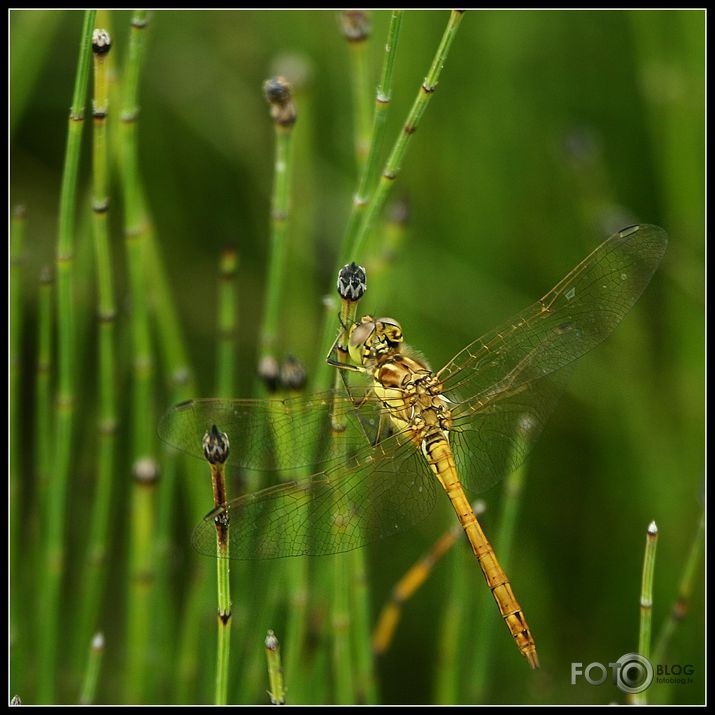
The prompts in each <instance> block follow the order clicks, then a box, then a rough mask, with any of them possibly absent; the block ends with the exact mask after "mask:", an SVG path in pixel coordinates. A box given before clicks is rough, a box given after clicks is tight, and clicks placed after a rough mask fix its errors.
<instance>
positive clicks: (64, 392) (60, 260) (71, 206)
mask: <svg viewBox="0 0 715 715" xmlns="http://www.w3.org/2000/svg"><path fill="white" fill-rule="evenodd" d="M95 14H96V11H95V10H86V11H85V12H84V19H83V24H82V35H81V39H80V49H79V60H78V63H77V74H76V76H75V86H74V93H73V98H72V107H71V109H70V116H69V126H68V130H67V148H66V151H65V162H64V167H63V170H62V186H61V189H60V210H59V220H58V225H59V226H58V234H57V250H56V280H57V334H58V343H57V346H58V351H57V366H58V388H57V399H56V422H55V444H54V460H53V474H52V479H51V480H50V483H49V493H48V499H47V506H48V509H47V521H46V522H45V529H44V536H45V544H46V550H45V567H44V571H43V586H42V588H41V589H40V591H41V593H42V596H43V603H44V607H43V608H42V610H41V613H40V615H39V618H40V619H41V622H42V627H41V629H40V640H39V642H38V649H37V652H38V653H39V664H38V673H39V687H38V702H40V703H51V702H54V700H55V675H56V673H55V670H56V662H57V647H58V641H59V609H60V587H61V582H62V575H63V572H64V558H65V543H64V530H65V509H66V502H67V490H68V485H69V475H70V471H71V462H72V438H73V428H74V414H75V409H74V400H75V379H76V372H75V367H76V365H75V340H76V336H75V305H74V272H73V255H74V244H75V209H76V206H77V173H78V168H79V156H80V146H81V138H82V128H83V125H84V108H85V100H86V96H87V82H88V79H89V65H90V60H91V50H90V47H91V42H92V30H93V28H94V17H95Z"/></svg>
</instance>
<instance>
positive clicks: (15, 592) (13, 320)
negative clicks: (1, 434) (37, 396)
mask: <svg viewBox="0 0 715 715" xmlns="http://www.w3.org/2000/svg"><path fill="white" fill-rule="evenodd" d="M24 236H25V207H24V206H15V208H14V209H13V211H12V217H11V219H10V415H9V418H10V581H11V583H12V584H13V589H12V599H11V604H10V643H11V645H13V644H14V643H15V642H16V639H17V638H18V635H19V622H18V603H19V602H20V589H18V585H19V575H20V572H19V570H18V565H19V555H20V539H21V529H20V527H21V524H20V504H21V503H22V499H21V495H22V487H21V474H22V469H23V468H25V469H27V468H29V464H25V463H22V464H21V455H22V448H21V439H20V429H19V425H20V405H21V400H20V391H21V376H22V345H21V341H22V331H23V319H24V318H23V308H22V302H23V294H22V287H23V272H24V270H23V263H24V260H23V243H24Z"/></svg>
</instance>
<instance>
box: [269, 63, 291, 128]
mask: <svg viewBox="0 0 715 715" xmlns="http://www.w3.org/2000/svg"><path fill="white" fill-rule="evenodd" d="M263 96H264V97H265V98H266V101H267V102H268V104H270V105H271V119H273V122H274V124H276V125H277V126H279V127H284V128H288V127H292V126H293V124H295V120H296V119H297V116H298V114H297V112H296V109H295V104H293V88H292V87H291V85H290V83H289V82H288V80H287V79H286V78H285V77H281V76H280V75H278V76H276V77H271V79H267V80H266V81H265V82H264V83H263Z"/></svg>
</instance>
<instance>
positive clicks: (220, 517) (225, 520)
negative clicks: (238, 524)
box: [214, 507, 231, 529]
mask: <svg viewBox="0 0 715 715" xmlns="http://www.w3.org/2000/svg"><path fill="white" fill-rule="evenodd" d="M230 523H231V517H230V516H229V513H228V511H226V509H225V508H223V507H221V510H220V511H219V513H218V514H216V516H215V517H214V524H216V525H217V526H219V527H221V528H222V529H228V525H229V524H230Z"/></svg>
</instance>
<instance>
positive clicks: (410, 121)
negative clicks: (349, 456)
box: [315, 10, 464, 389]
mask: <svg viewBox="0 0 715 715" xmlns="http://www.w3.org/2000/svg"><path fill="white" fill-rule="evenodd" d="M463 13H464V11H463V10H452V12H451V15H450V18H449V22H448V23H447V28H446V29H445V31H444V34H443V35H442V39H441V41H440V44H439V46H438V48H437V51H436V53H435V55H434V58H433V60H432V64H431V66H430V69H429V71H428V73H427V76H426V77H425V80H424V82H423V83H422V85H421V86H420V89H419V91H418V93H417V98H416V99H415V101H414V103H413V105H412V108H411V109H410V112H409V113H408V115H407V119H406V121H405V123H404V126H403V129H402V131H401V132H400V135H399V137H398V138H397V140H396V142H395V144H394V146H393V148H392V151H391V152H390V155H389V157H388V160H387V163H386V165H385V168H384V169H383V172H382V175H381V177H380V180H379V183H378V185H377V188H376V189H375V191H374V192H372V193H371V195H370V197H369V200H368V203H367V205H366V206H365V208H364V209H363V208H362V207H360V208H359V209H357V208H355V206H354V211H359V213H360V214H361V218H360V220H359V221H357V219H349V222H348V227H347V231H346V234H345V235H346V239H345V244H344V247H343V248H342V249H341V251H340V255H341V256H342V259H341V260H340V264H341V265H342V264H344V263H348V262H349V261H358V260H362V254H363V252H364V251H365V241H366V239H367V237H368V234H369V232H370V230H371V228H372V226H373V224H374V222H375V220H376V218H377V216H378V215H379V214H380V212H381V211H382V208H383V206H384V205H385V202H386V200H387V197H388V195H389V193H390V190H391V189H392V185H393V184H394V180H395V178H397V174H398V173H399V171H400V167H401V165H402V161H403V159H404V156H405V152H406V151H407V147H408V146H409V139H410V137H411V136H412V135H413V134H414V132H415V131H416V130H417V127H418V126H419V122H420V120H421V118H422V115H423V114H424V112H425V110H426V108H427V106H428V104H429V101H430V99H431V97H432V94H434V91H435V89H436V88H437V82H438V80H439V77H440V75H441V72H442V68H443V66H444V63H445V62H446V60H447V56H448V55H449V50H450V47H451V46H452V41H453V40H454V37H455V35H456V32H457V30H458V28H459V25H460V23H461V21H462V15H463ZM400 22H401V20H400V19H399V18H397V19H395V18H393V20H392V21H391V23H390V35H389V37H390V39H391V40H394V42H395V45H394V46H390V47H391V49H390V51H386V54H385V60H384V63H383V73H382V76H383V81H384V82H385V86H384V87H383V92H384V91H385V87H386V86H389V84H388V83H391V78H392V64H393V63H394V58H395V49H396V42H397V38H398V37H399V29H400ZM383 97H389V93H388V94H385V95H383ZM378 137H379V135H378ZM374 138H375V134H373V140H374ZM368 154H369V152H368ZM375 157H377V153H376V152H375ZM374 160H375V161H376V160H377V158H375V159H374ZM371 161H372V159H371V158H369V159H368V162H367V164H368V166H369V165H370V162H371ZM358 203H359V202H358ZM354 211H353V212H351V217H352V216H353V215H354ZM351 220H352V221H353V222H354V226H351V225H350V221H351ZM332 335H334V326H333V324H332V323H331V322H328V323H325V324H324V327H323V338H322V343H321V345H323V346H325V348H324V349H325V350H327V346H329V345H330V344H331V343H332V342H333V338H332V337H331V336H332ZM323 352H324V351H323ZM328 373H329V366H328V365H327V364H326V363H325V361H324V360H322V361H321V362H320V363H319V364H318V368H317V370H316V373H315V384H316V386H317V388H318V389H320V388H322V387H324V386H326V385H327V384H328V381H329V378H328Z"/></svg>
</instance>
